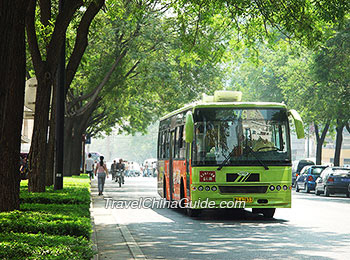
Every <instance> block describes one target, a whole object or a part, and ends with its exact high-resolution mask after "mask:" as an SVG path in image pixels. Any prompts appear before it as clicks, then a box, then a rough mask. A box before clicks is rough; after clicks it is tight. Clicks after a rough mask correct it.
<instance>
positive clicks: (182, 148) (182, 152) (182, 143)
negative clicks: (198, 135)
mask: <svg viewBox="0 0 350 260" xmlns="http://www.w3.org/2000/svg"><path fill="white" fill-rule="evenodd" d="M179 150H180V154H179V158H181V159H185V155H186V142H185V137H184V126H183V125H182V126H180V138H179Z"/></svg>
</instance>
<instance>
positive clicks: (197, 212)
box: [186, 208, 202, 217]
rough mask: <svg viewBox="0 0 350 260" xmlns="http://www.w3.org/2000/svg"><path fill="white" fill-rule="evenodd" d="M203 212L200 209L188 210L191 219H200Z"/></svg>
mask: <svg viewBox="0 0 350 260" xmlns="http://www.w3.org/2000/svg"><path fill="white" fill-rule="evenodd" d="M201 212H202V210H200V209H191V208H186V214H187V216H189V217H198V216H199V215H200V214H201Z"/></svg>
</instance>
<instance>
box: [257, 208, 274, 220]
mask: <svg viewBox="0 0 350 260" xmlns="http://www.w3.org/2000/svg"><path fill="white" fill-rule="evenodd" d="M275 211H276V209H275V208H272V209H261V213H262V214H263V215H264V218H273V215H275Z"/></svg>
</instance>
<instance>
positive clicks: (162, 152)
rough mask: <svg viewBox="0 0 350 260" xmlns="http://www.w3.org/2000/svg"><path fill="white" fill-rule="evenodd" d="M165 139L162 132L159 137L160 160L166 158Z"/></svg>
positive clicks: (164, 133) (164, 134)
mask: <svg viewBox="0 0 350 260" xmlns="http://www.w3.org/2000/svg"><path fill="white" fill-rule="evenodd" d="M165 138H166V132H165V131H162V132H161V136H160V148H159V149H160V158H161V159H165V158H166V153H165V150H166V142H165Z"/></svg>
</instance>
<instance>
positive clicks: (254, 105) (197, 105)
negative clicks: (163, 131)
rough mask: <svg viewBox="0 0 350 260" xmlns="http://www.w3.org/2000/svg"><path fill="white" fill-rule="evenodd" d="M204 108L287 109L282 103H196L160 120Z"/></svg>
mask: <svg viewBox="0 0 350 260" xmlns="http://www.w3.org/2000/svg"><path fill="white" fill-rule="evenodd" d="M206 107H213V108H214V107H233V108H287V106H286V105H285V104H283V103H277V102H211V103H207V102H202V101H198V102H195V103H192V104H189V105H186V106H184V107H182V108H180V109H178V110H175V111H173V112H171V113H169V114H167V115H165V116H163V117H162V118H160V120H161V121H162V120H164V119H167V118H169V117H172V116H173V115H176V114H178V113H181V112H184V111H186V110H193V109H195V108H206Z"/></svg>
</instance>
